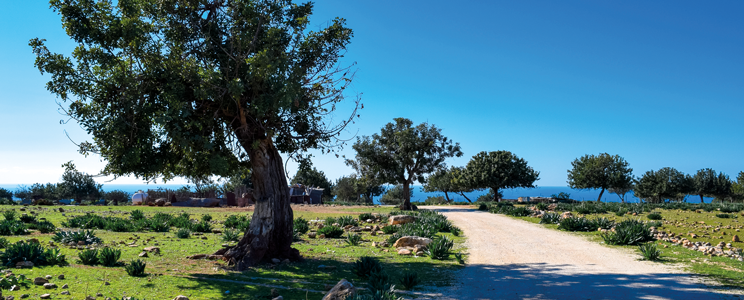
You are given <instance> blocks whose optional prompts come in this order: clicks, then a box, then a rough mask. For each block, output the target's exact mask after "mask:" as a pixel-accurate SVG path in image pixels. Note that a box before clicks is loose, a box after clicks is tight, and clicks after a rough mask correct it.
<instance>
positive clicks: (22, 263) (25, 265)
mask: <svg viewBox="0 0 744 300" xmlns="http://www.w3.org/2000/svg"><path fill="white" fill-rule="evenodd" d="M33 267H34V263H32V262H30V261H19V262H17V263H16V268H33Z"/></svg>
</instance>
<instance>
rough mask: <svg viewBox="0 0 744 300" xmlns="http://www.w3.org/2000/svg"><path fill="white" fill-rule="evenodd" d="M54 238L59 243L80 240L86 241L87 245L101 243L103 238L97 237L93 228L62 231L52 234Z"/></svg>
mask: <svg viewBox="0 0 744 300" xmlns="http://www.w3.org/2000/svg"><path fill="white" fill-rule="evenodd" d="M52 240H53V241H55V242H58V243H63V244H68V243H71V242H73V243H76V244H77V243H78V242H80V241H83V242H85V244H86V245H89V244H98V243H101V239H100V238H98V237H96V235H95V234H94V233H93V231H92V230H81V231H60V232H57V233H55V234H54V236H52Z"/></svg>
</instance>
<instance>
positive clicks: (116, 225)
mask: <svg viewBox="0 0 744 300" xmlns="http://www.w3.org/2000/svg"><path fill="white" fill-rule="evenodd" d="M134 224H135V223H133V222H131V221H128V220H123V219H119V218H111V219H109V220H108V222H106V225H105V226H104V229H106V230H109V231H113V232H132V231H135V230H134Z"/></svg>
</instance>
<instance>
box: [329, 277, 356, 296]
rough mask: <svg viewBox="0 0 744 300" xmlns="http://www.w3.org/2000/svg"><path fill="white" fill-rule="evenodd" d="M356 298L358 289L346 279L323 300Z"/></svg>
mask: <svg viewBox="0 0 744 300" xmlns="http://www.w3.org/2000/svg"><path fill="white" fill-rule="evenodd" d="M354 296H356V288H355V287H354V285H353V284H351V282H349V281H347V280H346V279H341V281H339V282H338V283H337V284H336V285H335V286H334V287H333V288H332V289H331V290H330V291H328V293H326V294H325V296H323V300H344V299H351V298H354Z"/></svg>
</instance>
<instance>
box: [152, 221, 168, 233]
mask: <svg viewBox="0 0 744 300" xmlns="http://www.w3.org/2000/svg"><path fill="white" fill-rule="evenodd" d="M149 228H150V230H151V231H154V232H168V231H170V226H169V225H168V223H167V222H164V221H163V220H159V219H152V220H150V226H149Z"/></svg>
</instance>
